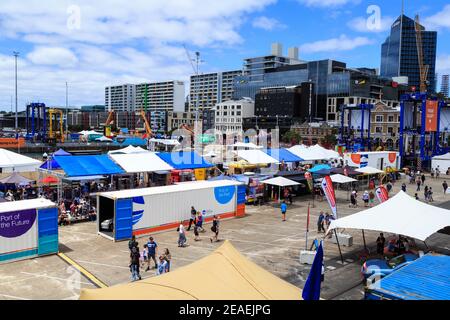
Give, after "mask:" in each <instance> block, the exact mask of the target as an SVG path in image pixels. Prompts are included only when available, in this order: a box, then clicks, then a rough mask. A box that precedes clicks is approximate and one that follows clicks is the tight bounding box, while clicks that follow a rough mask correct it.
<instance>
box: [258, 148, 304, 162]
mask: <svg viewBox="0 0 450 320" xmlns="http://www.w3.org/2000/svg"><path fill="white" fill-rule="evenodd" d="M263 151H264V152H265V153H267V154H268V155H269V156H271V157H272V158H275V159H276V160H278V161H280V162H282V161H284V162H285V163H288V162H301V161H303V159H302V158H300V157H298V156H296V155H295V154H293V153H292V152H290V151H289V150H287V149H267V150H263Z"/></svg>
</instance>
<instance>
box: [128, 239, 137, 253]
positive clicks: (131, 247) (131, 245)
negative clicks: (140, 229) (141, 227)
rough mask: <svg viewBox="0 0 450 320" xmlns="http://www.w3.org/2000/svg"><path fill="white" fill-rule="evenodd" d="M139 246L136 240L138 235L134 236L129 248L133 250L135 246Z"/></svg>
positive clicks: (129, 242)
mask: <svg viewBox="0 0 450 320" xmlns="http://www.w3.org/2000/svg"><path fill="white" fill-rule="evenodd" d="M137 246H138V242H137V241H136V236H132V237H131V240H130V241H128V249H129V250H130V252H131V250H132V249H133V247H137Z"/></svg>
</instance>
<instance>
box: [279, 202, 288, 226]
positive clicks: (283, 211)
mask: <svg viewBox="0 0 450 320" xmlns="http://www.w3.org/2000/svg"><path fill="white" fill-rule="evenodd" d="M280 209H281V216H282V217H283V221H286V211H287V204H286V200H285V201H283V203H282V204H281V207H280Z"/></svg>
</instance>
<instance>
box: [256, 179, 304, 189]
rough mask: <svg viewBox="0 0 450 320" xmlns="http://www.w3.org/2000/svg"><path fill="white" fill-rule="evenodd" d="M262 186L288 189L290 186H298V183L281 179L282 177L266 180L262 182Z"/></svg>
mask: <svg viewBox="0 0 450 320" xmlns="http://www.w3.org/2000/svg"><path fill="white" fill-rule="evenodd" d="M262 183H264V184H270V185H272V186H278V187H290V186H298V185H299V184H300V183H298V182H295V181H292V180H289V179H286V178H283V177H276V178H272V179H268V180H264V181H262Z"/></svg>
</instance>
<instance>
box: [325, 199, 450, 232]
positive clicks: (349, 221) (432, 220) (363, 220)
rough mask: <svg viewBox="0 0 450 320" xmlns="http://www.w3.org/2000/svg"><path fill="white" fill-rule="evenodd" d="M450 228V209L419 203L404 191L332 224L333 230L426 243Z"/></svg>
mask: <svg viewBox="0 0 450 320" xmlns="http://www.w3.org/2000/svg"><path fill="white" fill-rule="evenodd" d="M447 226H450V210H446V209H442V208H439V207H435V206H431V205H428V204H426V203H423V202H420V201H418V200H416V199H414V198H412V197H410V196H408V195H407V194H406V193H404V192H403V191H400V193H398V194H397V195H396V196H394V197H392V198H391V199H389V200H388V201H386V202H383V203H382V204H380V205H378V206H376V207H373V208H370V209H367V210H364V211H361V212H359V213H356V214H353V215H350V216H347V217H344V218H341V219H337V220H334V221H332V222H331V225H330V228H329V230H328V231H327V232H330V231H331V230H334V229H338V228H339V229H340V228H343V229H361V230H372V231H380V232H389V233H395V234H400V235H404V236H407V237H411V238H415V239H418V240H421V241H425V240H426V239H427V238H428V237H430V236H431V235H432V234H434V233H436V232H437V231H439V230H441V229H443V228H445V227H447Z"/></svg>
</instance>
